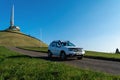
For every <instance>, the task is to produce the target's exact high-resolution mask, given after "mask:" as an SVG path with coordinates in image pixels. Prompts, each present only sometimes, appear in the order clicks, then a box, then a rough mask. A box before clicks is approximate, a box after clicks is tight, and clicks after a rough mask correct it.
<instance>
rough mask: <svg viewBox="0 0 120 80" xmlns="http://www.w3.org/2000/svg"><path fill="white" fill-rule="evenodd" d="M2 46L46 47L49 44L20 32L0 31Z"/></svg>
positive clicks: (0, 44) (0, 43)
mask: <svg viewBox="0 0 120 80" xmlns="http://www.w3.org/2000/svg"><path fill="white" fill-rule="evenodd" d="M0 46H17V47H19V46H27V47H40V46H42V47H46V46H47V44H45V43H43V42H42V41H40V40H38V39H36V38H34V37H31V36H28V35H26V34H23V33H20V32H19V33H18V32H6V31H0Z"/></svg>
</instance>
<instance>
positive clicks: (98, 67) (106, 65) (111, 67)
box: [9, 47, 120, 75]
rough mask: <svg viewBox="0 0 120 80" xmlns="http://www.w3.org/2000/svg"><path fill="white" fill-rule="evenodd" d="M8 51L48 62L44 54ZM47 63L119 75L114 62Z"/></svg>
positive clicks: (72, 61)
mask: <svg viewBox="0 0 120 80" xmlns="http://www.w3.org/2000/svg"><path fill="white" fill-rule="evenodd" d="M9 49H11V50H13V51H16V52H19V53H22V54H24V55H29V56H31V57H37V58H42V59H45V60H49V59H48V58H47V54H46V53H40V52H34V51H28V50H23V49H19V48H15V47H9ZM49 61H56V62H64V63H66V64H69V65H71V66H76V67H80V68H83V69H90V70H94V71H98V72H105V73H109V74H115V75H120V62H115V61H106V60H97V59H89V58H83V59H82V60H76V59H68V60H66V61H60V59H59V58H56V57H54V58H53V59H52V60H49Z"/></svg>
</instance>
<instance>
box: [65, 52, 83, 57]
mask: <svg viewBox="0 0 120 80" xmlns="http://www.w3.org/2000/svg"><path fill="white" fill-rule="evenodd" d="M83 55H84V52H69V53H68V54H67V57H79V56H80V57H81V56H83Z"/></svg>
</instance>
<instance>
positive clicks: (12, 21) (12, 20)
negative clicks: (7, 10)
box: [10, 5, 14, 27]
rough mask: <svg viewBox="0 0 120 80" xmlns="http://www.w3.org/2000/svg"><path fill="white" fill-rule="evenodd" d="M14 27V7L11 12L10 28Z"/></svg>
mask: <svg viewBox="0 0 120 80" xmlns="http://www.w3.org/2000/svg"><path fill="white" fill-rule="evenodd" d="M12 26H14V5H13V7H12V11H11V19H10V27H12Z"/></svg>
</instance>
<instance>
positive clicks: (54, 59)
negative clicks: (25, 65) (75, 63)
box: [6, 55, 75, 62]
mask: <svg viewBox="0 0 120 80" xmlns="http://www.w3.org/2000/svg"><path fill="white" fill-rule="evenodd" d="M6 58H10V59H11V58H13V59H15V58H35V59H44V60H47V61H57V62H62V61H63V60H61V59H60V58H59V57H52V58H48V57H47V56H40V57H32V56H28V55H17V56H9V57H6ZM72 60H75V59H66V60H64V61H72Z"/></svg>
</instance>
